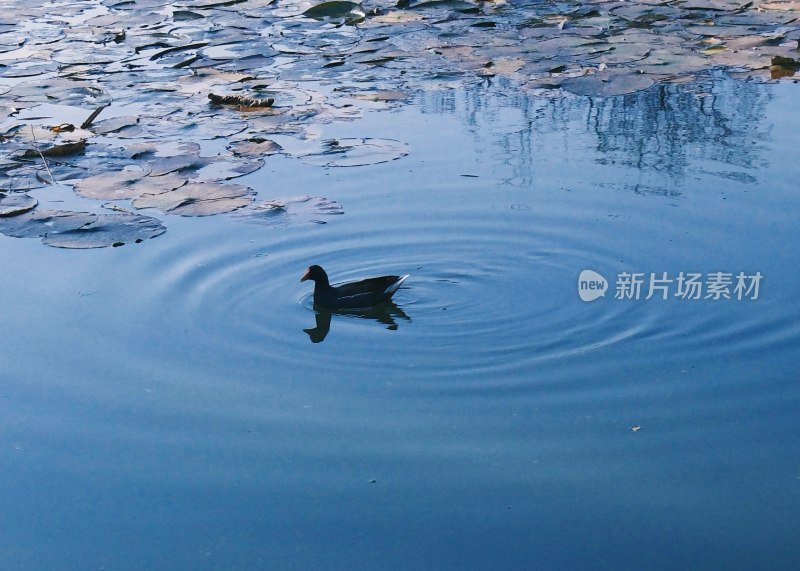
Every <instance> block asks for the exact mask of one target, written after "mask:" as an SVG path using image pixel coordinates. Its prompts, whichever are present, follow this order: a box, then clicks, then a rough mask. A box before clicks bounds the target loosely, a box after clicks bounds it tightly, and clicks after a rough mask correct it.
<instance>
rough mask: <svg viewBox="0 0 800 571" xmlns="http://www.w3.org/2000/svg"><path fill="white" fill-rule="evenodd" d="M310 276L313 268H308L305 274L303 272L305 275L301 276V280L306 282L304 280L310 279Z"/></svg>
mask: <svg viewBox="0 0 800 571" xmlns="http://www.w3.org/2000/svg"><path fill="white" fill-rule="evenodd" d="M310 277H311V268H308V269H307V270H306V273H304V274H303V277H302V278H300V281H301V282H304V281H306V280H307V279H309V278H310Z"/></svg>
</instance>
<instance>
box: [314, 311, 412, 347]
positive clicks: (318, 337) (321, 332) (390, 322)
mask: <svg viewBox="0 0 800 571" xmlns="http://www.w3.org/2000/svg"><path fill="white" fill-rule="evenodd" d="M314 313H315V318H316V321H317V325H316V327H313V328H311V329H303V331H305V332H306V333H308V336H309V338H310V339H311V342H312V343H320V342H322V341H324V340H325V337H327V335H328V332H329V331H330V330H331V318H332V317H333V316H334V315H342V316H344V317H350V318H356V319H367V320H374V321H377V322H378V323H382V324H384V325H386V329H392V330H394V329H397V321H398V320H402V321H409V322H410V321H411V318H410V317H409V316H408V315H407V314H406V312H404V311H403V310H402V309H401V308H400V307H399V306H398V305H397V304H396V303H394V302H391V301H389V302H386V303H381V304H378V305H373V306H372V307H365V308H351V309H330V308H327V307H319V306H316V305H315V306H314Z"/></svg>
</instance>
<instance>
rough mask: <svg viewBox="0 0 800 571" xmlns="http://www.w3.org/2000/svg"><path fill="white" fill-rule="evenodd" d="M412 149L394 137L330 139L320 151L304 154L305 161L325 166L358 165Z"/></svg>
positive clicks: (401, 153)
mask: <svg viewBox="0 0 800 571" xmlns="http://www.w3.org/2000/svg"><path fill="white" fill-rule="evenodd" d="M409 151H410V148H409V146H408V145H407V144H406V143H402V142H400V141H395V140H394V139H373V138H363V139H329V140H327V141H325V142H324V143H323V149H322V150H321V151H318V152H313V153H308V154H305V155H302V156H301V157H300V159H301V160H302V161H303V162H304V163H308V164H311V165H318V166H323V167H357V166H365V165H375V164H378V163H385V162H389V161H393V160H396V159H399V158H400V157H404V156H406V155H407V154H408V153H409Z"/></svg>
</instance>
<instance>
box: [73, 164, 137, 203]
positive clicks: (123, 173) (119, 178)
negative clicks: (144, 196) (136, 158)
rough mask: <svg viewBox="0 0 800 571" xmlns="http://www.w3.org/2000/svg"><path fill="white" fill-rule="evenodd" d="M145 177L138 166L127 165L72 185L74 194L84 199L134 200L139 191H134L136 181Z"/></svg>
mask: <svg viewBox="0 0 800 571" xmlns="http://www.w3.org/2000/svg"><path fill="white" fill-rule="evenodd" d="M146 175H147V171H145V170H144V169H143V168H142V167H141V166H139V165H127V166H125V167H124V168H122V169H121V170H118V171H112V172H104V173H99V174H96V175H93V176H89V177H86V178H84V179H82V180H78V181H76V182H75V184H74V189H75V192H77V193H78V194H80V195H81V196H85V197H86V198H94V199H95V200H119V199H123V198H136V197H137V196H139V195H140V194H141V191H138V190H137V189H136V184H135V183H136V181H138V180H139V179H141V178H142V177H144V176H146Z"/></svg>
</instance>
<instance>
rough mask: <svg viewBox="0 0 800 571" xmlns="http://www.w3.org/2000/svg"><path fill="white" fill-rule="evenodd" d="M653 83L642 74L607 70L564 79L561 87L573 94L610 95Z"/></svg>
mask: <svg viewBox="0 0 800 571" xmlns="http://www.w3.org/2000/svg"><path fill="white" fill-rule="evenodd" d="M653 83H654V81H653V79H652V78H651V77H649V76H647V75H644V74H640V73H636V72H633V71H610V70H609V71H602V72H598V73H592V74H588V75H582V76H580V77H572V78H569V79H565V80H564V81H563V82H562V83H561V87H562V89H565V90H567V91H569V92H570V93H574V94H575V95H587V96H597V97H612V96H615V95H626V94H628V93H635V92H637V91H641V90H643V89H647V88H648V87H650V86H652V85H653Z"/></svg>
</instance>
